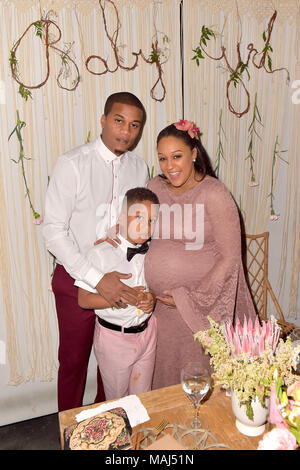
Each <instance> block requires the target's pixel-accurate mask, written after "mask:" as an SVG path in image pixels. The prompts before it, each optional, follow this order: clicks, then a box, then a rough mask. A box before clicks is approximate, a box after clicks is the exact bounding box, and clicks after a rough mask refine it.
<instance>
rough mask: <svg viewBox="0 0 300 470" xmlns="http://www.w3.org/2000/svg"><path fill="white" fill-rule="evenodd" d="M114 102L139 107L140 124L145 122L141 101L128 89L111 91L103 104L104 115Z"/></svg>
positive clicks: (144, 111) (144, 112)
mask: <svg viewBox="0 0 300 470" xmlns="http://www.w3.org/2000/svg"><path fill="white" fill-rule="evenodd" d="M114 103H122V104H128V105H129V106H135V107H136V108H139V109H140V110H141V111H142V113H143V121H142V125H143V126H144V124H145V122H146V110H145V108H144V106H143V104H142V102H141V101H140V100H139V99H138V98H137V96H135V95H133V94H132V93H129V91H120V92H118V93H113V94H112V95H110V96H109V97H108V98H107V100H106V103H105V106H104V115H105V116H107V115H108V113H109V112H110V111H111V109H112V107H113V105H114Z"/></svg>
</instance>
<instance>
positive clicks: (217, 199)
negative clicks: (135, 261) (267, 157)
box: [145, 176, 256, 389]
mask: <svg viewBox="0 0 300 470" xmlns="http://www.w3.org/2000/svg"><path fill="white" fill-rule="evenodd" d="M148 188H149V189H151V190H152V191H153V192H154V193H156V194H157V196H158V198H159V201H160V217H161V220H160V223H158V224H157V229H156V231H155V234H154V237H153V240H152V241H151V243H150V248H149V251H148V253H147V254H146V258H145V275H146V280H147V282H148V285H149V287H150V288H151V289H152V290H153V291H154V292H155V293H156V294H157V295H163V291H165V290H171V292H172V295H173V297H174V300H175V303H176V308H171V307H168V306H166V305H164V304H163V303H162V302H160V301H157V304H156V308H155V311H154V314H155V316H156V317H157V321H158V345H157V357H156V364H155V370H154V378H153V388H154V389H155V388H160V387H166V386H169V385H174V384H177V383H180V371H181V369H182V367H183V366H184V364H185V363H186V362H189V361H191V360H200V361H202V362H206V363H207V364H208V363H209V357H208V356H206V355H205V354H204V351H203V349H202V347H201V345H200V343H199V342H198V341H194V338H193V334H194V333H196V332H197V331H199V330H205V329H208V328H209V326H210V325H209V322H208V320H207V316H211V317H212V318H213V319H214V320H216V321H218V322H220V321H224V320H227V319H230V320H233V318H234V316H238V317H239V318H242V319H243V317H244V315H245V316H246V317H247V318H249V317H252V318H253V317H254V316H255V315H256V314H255V310H254V306H253V303H252V299H251V297H250V293H249V290H248V287H247V284H246V280H245V276H244V271H243V266H242V258H241V230H240V219H239V215H238V211H237V208H236V205H235V202H234V200H233V198H232V196H231V194H230V192H229V191H228V189H227V188H226V187H225V186H224V184H223V183H221V182H220V181H218V180H217V179H215V178H212V177H210V176H206V177H205V178H204V179H203V180H202V181H201V182H200V183H198V184H197V185H196V186H195V187H194V188H192V189H190V190H188V191H186V192H185V193H184V194H175V193H173V192H172V191H170V189H169V184H168V183H167V182H166V180H164V179H162V178H161V177H159V176H157V177H156V178H154V179H152V180H151V181H150V182H149V184H148ZM170 206H172V209H173V211H171V212H170V211H169V210H168V208H170ZM168 213H169V214H171V224H168V220H170V218H169V217H168ZM172 214H173V215H172ZM174 214H175V215H174ZM202 215H203V216H204V219H203V218H202ZM191 220H192V221H193V224H191ZM202 222H203V223H202ZM196 226H197V230H196ZM202 229H203V230H204V243H203V246H202V248H201V246H200V245H201V232H202ZM195 233H197V240H196V237H195ZM199 234H200V235H199ZM196 241H197V243H196ZM196 245H197V246H196Z"/></svg>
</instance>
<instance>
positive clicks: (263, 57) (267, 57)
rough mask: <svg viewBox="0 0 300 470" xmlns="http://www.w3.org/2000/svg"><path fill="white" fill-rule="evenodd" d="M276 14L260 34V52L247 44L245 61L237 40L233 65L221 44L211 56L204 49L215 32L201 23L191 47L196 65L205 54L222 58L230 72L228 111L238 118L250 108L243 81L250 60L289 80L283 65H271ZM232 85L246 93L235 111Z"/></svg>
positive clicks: (227, 91) (227, 86)
mask: <svg viewBox="0 0 300 470" xmlns="http://www.w3.org/2000/svg"><path fill="white" fill-rule="evenodd" d="M276 16H277V11H274V13H273V15H272V17H271V18H270V20H269V23H268V27H267V30H266V31H264V32H263V34H262V38H263V41H264V47H263V49H262V51H261V52H258V50H257V49H255V47H254V45H253V43H249V44H248V45H247V50H248V56H247V59H246V61H243V60H242V56H241V44H240V41H238V42H237V45H236V50H237V63H236V65H235V66H233V65H230V63H229V60H228V57H227V51H226V48H225V47H224V46H223V45H221V55H220V56H219V57H213V56H211V55H210V54H209V53H208V52H207V50H206V49H207V44H208V41H210V40H211V39H212V38H214V39H216V33H215V32H214V31H212V30H211V29H209V28H207V27H206V26H205V25H203V26H202V29H201V37H200V41H199V45H198V46H197V47H196V49H193V52H194V53H195V55H194V57H192V60H195V62H196V65H197V66H199V65H200V60H201V59H204V58H205V56H206V57H208V58H210V59H212V60H215V61H222V60H223V61H224V62H225V69H226V70H227V71H228V72H229V73H230V76H229V79H228V81H227V84H226V98H227V102H228V108H229V110H230V112H232V113H233V114H234V115H235V116H237V117H239V118H240V117H241V116H243V115H244V114H246V113H248V111H249V109H250V94H249V91H248V90H247V87H246V85H245V82H244V80H245V79H244V74H245V73H246V74H247V78H248V80H249V79H250V72H249V66H250V62H251V63H252V65H254V67H255V68H256V69H264V70H265V71H266V72H267V73H274V72H278V71H280V70H284V71H285V72H286V74H287V81H289V80H290V75H289V72H288V70H287V69H286V68H285V67H281V68H276V69H273V65H272V57H271V53H272V52H273V49H272V46H271V44H270V41H271V35H272V31H273V27H274V22H275V20H276ZM259 57H260V59H259ZM258 59H259V60H258ZM232 85H233V86H234V87H235V88H236V87H237V86H238V85H240V86H241V87H242V89H243V90H244V92H245V94H246V97H247V104H246V106H245V108H244V109H243V110H241V111H237V110H236V109H235V108H234V106H233V105H232V102H231V98H230V88H231V86H232Z"/></svg>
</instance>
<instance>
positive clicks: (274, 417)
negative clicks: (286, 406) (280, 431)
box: [269, 387, 287, 428]
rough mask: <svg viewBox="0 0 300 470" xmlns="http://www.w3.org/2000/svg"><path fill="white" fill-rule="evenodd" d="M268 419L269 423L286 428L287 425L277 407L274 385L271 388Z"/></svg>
mask: <svg viewBox="0 0 300 470" xmlns="http://www.w3.org/2000/svg"><path fill="white" fill-rule="evenodd" d="M269 421H270V423H272V424H275V425H276V426H278V427H282V428H287V425H286V423H285V421H284V419H283V417H282V416H281V413H280V410H279V408H278V404H277V399H276V391H275V388H274V387H273V388H272V389H271V396H270V415H269Z"/></svg>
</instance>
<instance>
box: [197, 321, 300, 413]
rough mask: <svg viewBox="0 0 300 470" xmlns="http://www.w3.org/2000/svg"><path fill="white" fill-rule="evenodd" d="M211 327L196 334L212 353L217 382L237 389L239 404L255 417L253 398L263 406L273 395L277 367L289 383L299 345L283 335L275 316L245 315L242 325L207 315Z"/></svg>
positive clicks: (299, 348) (207, 351)
mask: <svg viewBox="0 0 300 470" xmlns="http://www.w3.org/2000/svg"><path fill="white" fill-rule="evenodd" d="M208 320H209V322H210V325H211V328H210V329H209V330H206V331H199V332H198V333H196V334H195V335H194V339H198V340H199V341H200V343H201V344H202V346H203V348H204V350H205V352H206V353H207V354H210V355H211V360H210V362H211V364H212V366H213V368H214V376H215V384H214V386H216V385H222V386H223V387H224V388H225V389H228V388H229V389H231V390H234V391H235V393H236V395H237V398H238V401H239V403H240V404H245V405H246V408H247V416H248V418H250V419H252V418H253V410H252V400H255V397H257V398H258V400H259V401H260V403H261V404H262V405H263V406H264V405H265V399H266V398H267V397H270V393H271V385H272V382H273V375H274V371H275V370H276V369H277V371H278V373H279V374H280V376H281V377H282V379H283V380H284V382H285V384H286V385H287V386H288V385H290V384H291V383H292V382H293V380H294V377H293V373H292V369H293V368H295V367H296V357H297V355H298V354H299V353H300V347H298V348H293V347H292V341H291V339H290V338H287V339H286V341H283V339H280V338H279V336H280V327H279V326H278V325H277V321H276V319H275V318H274V317H272V318H270V319H269V320H268V322H264V321H263V322H262V324H261V325H260V322H259V320H258V318H256V320H255V322H254V323H252V321H251V320H250V319H249V321H247V319H246V318H245V319H244V324H243V325H241V323H240V321H239V320H238V319H237V321H236V324H235V326H233V325H232V324H231V323H230V322H226V323H224V324H222V325H219V324H218V323H216V322H215V321H214V320H213V319H212V318H210V317H208Z"/></svg>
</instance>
